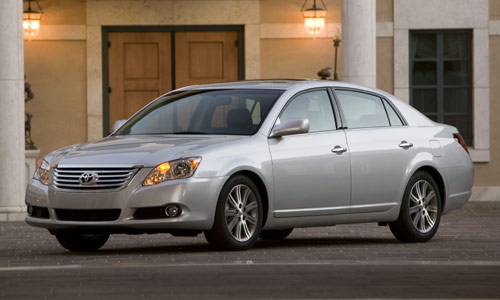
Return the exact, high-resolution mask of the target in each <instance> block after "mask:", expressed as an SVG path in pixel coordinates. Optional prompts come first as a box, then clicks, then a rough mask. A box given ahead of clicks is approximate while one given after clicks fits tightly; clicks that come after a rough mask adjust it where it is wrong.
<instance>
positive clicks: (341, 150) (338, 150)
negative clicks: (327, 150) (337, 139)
mask: <svg viewBox="0 0 500 300" xmlns="http://www.w3.org/2000/svg"><path fill="white" fill-rule="evenodd" d="M346 151H347V149H346V148H344V147H341V146H335V147H333V149H332V152H333V153H337V154H342V153H344V152H346Z"/></svg>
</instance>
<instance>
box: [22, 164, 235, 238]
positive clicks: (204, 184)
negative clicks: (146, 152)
mask: <svg viewBox="0 0 500 300" xmlns="http://www.w3.org/2000/svg"><path fill="white" fill-rule="evenodd" d="M149 171H150V170H149V169H142V170H140V171H139V172H138V173H137V174H136V175H135V176H134V178H133V179H132V180H131V181H130V183H129V184H128V185H127V186H126V187H125V188H123V189H121V190H117V191H109V190H108V191H105V190H93V191H80V190H69V189H57V188H55V187H54V186H53V185H52V184H49V186H45V185H43V184H42V183H40V182H39V181H38V180H33V179H32V180H30V182H29V184H28V188H27V191H26V199H25V202H26V205H28V206H35V207H37V208H42V209H45V208H46V209H47V210H48V218H47V217H40V216H38V217H35V216H27V217H26V222H27V223H28V224H30V225H32V226H36V227H42V228H47V229H49V230H51V231H55V230H64V229H77V230H103V231H109V232H151V231H154V232H169V231H170V230H208V229H210V228H212V225H213V222H214V217H215V209H216V205H217V200H218V196H219V193H220V190H221V189H222V186H223V184H224V182H225V181H226V180H227V177H211V178H196V177H191V178H186V179H178V180H172V181H167V182H163V183H160V184H157V185H155V186H149V187H146V186H142V181H143V179H144V178H145V176H146V175H147V174H148V173H149ZM168 204H176V205H177V206H178V207H180V208H181V209H182V213H181V214H180V215H179V216H177V217H173V218H168V217H166V216H165V217H159V218H158V217H157V216H156V217H154V218H151V219H148V218H146V219H144V218H141V219H137V218H135V217H134V214H135V212H136V211H137V210H138V209H144V208H155V207H156V208H159V209H161V207H165V206H167V205H168ZM59 209H64V210H69V211H89V210H111V209H114V210H119V216H118V218H117V219H116V220H112V221H73V220H62V219H61V218H60V217H59V216H58V214H57V212H58V210H59Z"/></svg>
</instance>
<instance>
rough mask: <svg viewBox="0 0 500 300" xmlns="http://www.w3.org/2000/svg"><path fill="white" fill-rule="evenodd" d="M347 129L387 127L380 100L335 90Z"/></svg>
mask: <svg viewBox="0 0 500 300" xmlns="http://www.w3.org/2000/svg"><path fill="white" fill-rule="evenodd" d="M335 93H336V95H337V96H338V98H339V102H340V105H341V106H342V110H343V112H344V116H345V118H346V121H347V127H348V128H364V127H380V126H389V119H388V118H387V114H386V112H385V109H384V105H383V103H382V99H380V98H379V97H376V96H372V95H369V94H365V93H359V92H353V91H342V90H336V91H335Z"/></svg>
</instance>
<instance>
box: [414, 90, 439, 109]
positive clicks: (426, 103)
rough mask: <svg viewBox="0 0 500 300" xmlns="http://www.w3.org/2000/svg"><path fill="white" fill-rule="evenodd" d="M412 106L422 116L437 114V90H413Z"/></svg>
mask: <svg viewBox="0 0 500 300" xmlns="http://www.w3.org/2000/svg"><path fill="white" fill-rule="evenodd" d="M413 106H414V107H415V108H416V109H418V110H419V111H421V112H423V113H424V114H428V113H437V88H430V89H428V88H425V89H424V88H418V89H417V88H414V89H413Z"/></svg>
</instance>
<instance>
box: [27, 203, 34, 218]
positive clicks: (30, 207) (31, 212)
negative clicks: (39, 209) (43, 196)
mask: <svg viewBox="0 0 500 300" xmlns="http://www.w3.org/2000/svg"><path fill="white" fill-rule="evenodd" d="M27 210H28V215H30V216H32V215H33V206H31V205H28V208H27Z"/></svg>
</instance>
